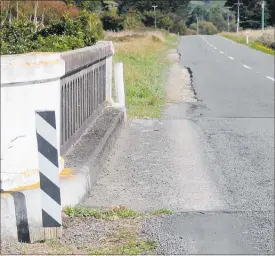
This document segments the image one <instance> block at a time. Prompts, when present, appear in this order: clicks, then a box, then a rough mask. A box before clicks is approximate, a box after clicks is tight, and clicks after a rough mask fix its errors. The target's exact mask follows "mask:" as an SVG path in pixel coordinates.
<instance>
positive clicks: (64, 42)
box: [33, 35, 85, 52]
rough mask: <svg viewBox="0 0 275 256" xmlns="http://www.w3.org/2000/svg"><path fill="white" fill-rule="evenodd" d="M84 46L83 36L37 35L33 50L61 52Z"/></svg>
mask: <svg viewBox="0 0 275 256" xmlns="http://www.w3.org/2000/svg"><path fill="white" fill-rule="evenodd" d="M83 47H85V42H84V40H83V37H82V36H80V37H76V36H66V35H62V36H57V35H49V36H48V37H46V38H43V37H41V36H39V37H38V39H37V41H36V42H35V46H34V49H33V50H39V51H43V52H61V51H69V50H74V49H78V48H83Z"/></svg>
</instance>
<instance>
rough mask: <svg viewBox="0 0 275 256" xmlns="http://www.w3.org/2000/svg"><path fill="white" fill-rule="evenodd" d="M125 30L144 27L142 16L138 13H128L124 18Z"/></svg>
mask: <svg viewBox="0 0 275 256" xmlns="http://www.w3.org/2000/svg"><path fill="white" fill-rule="evenodd" d="M123 19H124V28H125V29H138V28H142V27H144V24H143V23H142V21H141V20H142V15H141V14H140V13H138V12H135V11H132V12H128V14H127V15H125V16H123Z"/></svg>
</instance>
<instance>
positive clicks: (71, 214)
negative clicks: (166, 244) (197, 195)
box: [1, 206, 172, 255]
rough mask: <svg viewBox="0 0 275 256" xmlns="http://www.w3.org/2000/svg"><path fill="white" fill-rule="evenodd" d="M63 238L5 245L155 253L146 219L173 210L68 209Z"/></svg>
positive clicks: (27, 250)
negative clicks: (144, 229)
mask: <svg viewBox="0 0 275 256" xmlns="http://www.w3.org/2000/svg"><path fill="white" fill-rule="evenodd" d="M64 213H65V214H63V217H62V223H63V232H62V233H63V234H62V237H61V238H60V239H53V240H48V241H45V242H38V243H33V244H28V243H19V242H17V241H15V240H12V239H11V240H9V241H5V242H4V243H2V244H1V246H2V247H1V252H2V253H3V254H9V255H10V254H12V255H14V254H19V255H34V254H35V255H37V254H40V255H57V254H64V255H72V254H73V255H83V254H85V255H87V254H89V255H114V254H115V255H133V254H135V255H144V254H155V253H156V248H157V245H158V244H157V242H155V241H153V240H151V236H150V234H147V233H146V232H144V231H143V229H142V223H143V221H144V218H152V217H155V216H163V215H169V214H171V213H172V212H171V211H170V210H169V209H166V208H163V209H157V210H155V211H152V212H146V213H139V212H136V211H134V210H131V209H129V208H126V207H124V206H118V207H113V208H110V209H106V210H98V209H93V208H88V207H80V206H77V207H67V208H66V209H64Z"/></svg>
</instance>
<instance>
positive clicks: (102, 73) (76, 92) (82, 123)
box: [60, 43, 113, 153]
mask: <svg viewBox="0 0 275 256" xmlns="http://www.w3.org/2000/svg"><path fill="white" fill-rule="evenodd" d="M112 55H113V48H112V45H111V44H107V43H99V44H98V45H96V46H93V47H88V48H83V49H80V50H76V51H70V52H66V53H64V54H62V55H61V57H62V58H63V59H64V61H65V66H66V74H65V75H64V76H63V77H62V78H61V95H60V96H61V99H60V103H61V106H60V114H61V129H60V132H61V133H60V143H61V144H60V147H61V153H63V152H65V151H66V150H67V149H68V148H69V147H70V146H71V145H72V144H73V143H74V142H75V141H76V140H77V139H78V138H79V137H80V136H81V134H82V133H83V131H84V130H85V129H86V128H87V127H88V126H89V125H90V123H91V122H92V121H93V120H94V118H95V116H96V115H98V114H99V113H100V111H101V110H102V109H103V108H104V105H105V102H106V94H109V93H108V91H109V90H110V88H111V85H110V83H109V80H110V79H107V75H108V78H109V76H110V74H107V73H108V70H109V68H110V67H108V69H107V65H108V64H109V62H108V61H107V60H108V59H109V58H111V57H112ZM107 83H108V84H107ZM108 85H109V86H108ZM108 97H110V96H108Z"/></svg>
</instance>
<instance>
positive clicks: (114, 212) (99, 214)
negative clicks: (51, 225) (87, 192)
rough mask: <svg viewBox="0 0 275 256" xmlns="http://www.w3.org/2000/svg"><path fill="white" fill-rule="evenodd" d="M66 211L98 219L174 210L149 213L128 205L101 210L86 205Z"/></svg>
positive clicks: (165, 212)
mask: <svg viewBox="0 0 275 256" xmlns="http://www.w3.org/2000/svg"><path fill="white" fill-rule="evenodd" d="M64 212H65V213H66V214H67V215H68V216H69V217H94V218H96V219H113V218H115V219H117V218H119V219H125V218H136V217H141V216H152V215H171V214H172V213H173V212H172V211H171V210H169V209H166V208H162V209H156V210H154V211H152V212H149V213H142V212H136V211H134V210H132V209H129V208H127V207H122V206H118V207H115V208H111V209H106V210H100V209H94V208H89V207H84V206H74V207H66V208H65V209H64Z"/></svg>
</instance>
